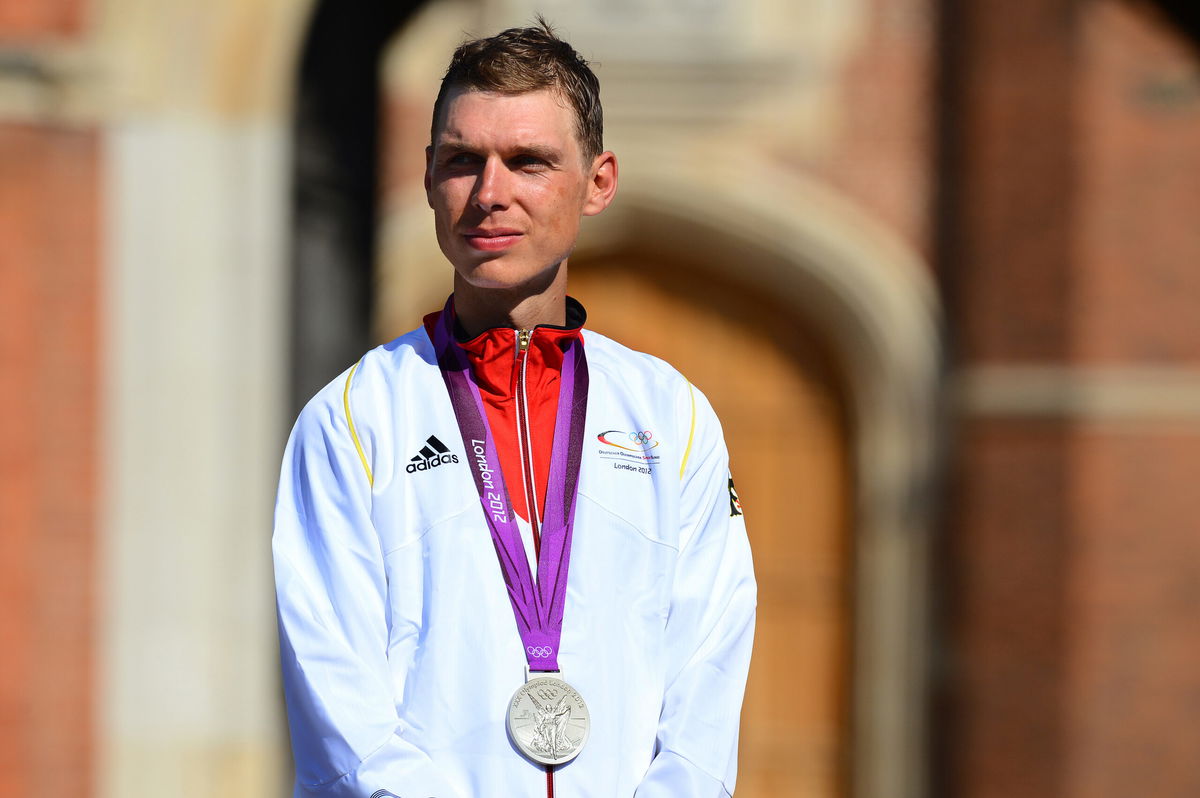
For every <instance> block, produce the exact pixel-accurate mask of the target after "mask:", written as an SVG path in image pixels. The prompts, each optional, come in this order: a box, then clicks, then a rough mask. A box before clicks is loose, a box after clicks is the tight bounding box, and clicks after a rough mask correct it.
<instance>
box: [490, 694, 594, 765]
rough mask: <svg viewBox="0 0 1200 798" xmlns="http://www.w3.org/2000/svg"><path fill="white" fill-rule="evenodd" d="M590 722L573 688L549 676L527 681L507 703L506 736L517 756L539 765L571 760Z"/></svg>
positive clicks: (589, 727)
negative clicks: (521, 754) (512, 744)
mask: <svg viewBox="0 0 1200 798" xmlns="http://www.w3.org/2000/svg"><path fill="white" fill-rule="evenodd" d="M591 728H592V719H591V716H590V715H589V714H588V709H587V704H585V703H584V702H583V697H582V696H580V695H579V693H578V692H577V691H576V690H575V688H574V687H572V686H571V685H569V684H567V683H566V682H564V681H563V680H562V679H559V678H557V677H553V676H538V677H535V678H533V679H530V680H529V681H528V682H526V683H525V684H523V685H521V687H520V688H519V689H518V690H517V692H515V693H513V697H512V700H511V701H509V702H508V734H509V736H510V737H511V738H512V741H513V743H514V744H515V745H516V746H517V748H518V749H520V751H521V753H523V754H524V755H525V756H527V757H529V758H530V759H532V760H533V761H534V762H540V763H541V764H543V765H562V764H565V763H567V762H570V761H571V760H572V759H574V758H575V757H576V756H577V755H578V754H579V751H580V750H581V749H582V748H583V744H584V743H586V742H587V738H588V733H589V732H590V731H591Z"/></svg>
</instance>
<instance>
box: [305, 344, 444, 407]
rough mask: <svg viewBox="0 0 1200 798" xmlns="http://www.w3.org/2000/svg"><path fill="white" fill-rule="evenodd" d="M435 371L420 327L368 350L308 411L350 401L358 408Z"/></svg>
mask: <svg viewBox="0 0 1200 798" xmlns="http://www.w3.org/2000/svg"><path fill="white" fill-rule="evenodd" d="M436 368H437V360H436V357H435V355H434V352H433V344H432V343H431V342H430V340H429V336H428V335H427V334H426V332H425V329H424V328H423V327H417V328H416V329H413V330H410V331H408V332H406V333H405V334H404V335H401V336H399V337H398V338H393V339H392V340H391V341H388V342H387V343H385V344H380V345H379V346H377V347H375V348H374V349H371V350H368V351H367V352H366V353H365V354H363V355H362V357H360V358H359V359H358V360H356V361H355V362H354V363H352V364H350V365H349V366H348V367H347V368H346V369H345V370H344V371H342V373H341V374H339V375H338V376H336V377H334V378H333V379H332V380H330V381H329V382H328V383H327V384H326V385H325V387H324V388H322V389H321V390H320V391H318V392H317V393H316V394H315V395H314V396H313V398H312V399H311V400H309V402H308V406H306V408H305V410H306V411H309V412H312V410H315V409H317V408H322V407H334V408H344V407H345V406H346V404H347V403H348V402H350V401H351V399H353V401H354V402H355V403H356V404H357V403H360V402H363V401H364V400H365V399H366V398H367V397H369V396H373V395H378V394H387V393H391V392H393V391H396V390H398V389H400V388H402V387H403V386H405V385H412V384H414V381H415V379H416V377H417V375H418V374H419V373H423V375H424V376H426V377H427V376H428V374H430V373H433V372H432V371H431V369H432V370H436Z"/></svg>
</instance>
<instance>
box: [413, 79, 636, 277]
mask: <svg viewBox="0 0 1200 798" xmlns="http://www.w3.org/2000/svg"><path fill="white" fill-rule="evenodd" d="M615 181H616V162H615V160H613V156H612V154H611V153H604V154H603V155H600V156H598V157H597V158H596V159H594V160H593V161H591V162H589V163H585V162H584V158H583V154H582V152H581V150H580V145H579V142H578V140H577V139H576V136H575V118H574V114H573V113H572V111H571V110H570V108H569V107H568V106H567V105H566V104H565V103H564V102H563V101H561V100H560V99H559V96H558V94H557V93H555V92H554V91H552V90H549V89H547V90H542V91H535V92H529V93H527V94H516V95H506V94H496V93H493V92H483V91H472V90H465V89H453V90H452V91H451V92H450V93H449V95H448V96H447V97H446V100H445V104H444V106H443V108H442V119H441V122H440V124H439V125H438V126H437V128H436V133H435V138H434V141H433V145H432V146H431V147H430V148H429V149H428V150H427V151H426V169H425V191H426V195H427V197H428V199H429V207H431V208H433V212H434V224H435V226H436V228H437V238H438V244H439V245H440V246H441V248H442V252H443V253H444V254H445V255H446V258H447V259H448V260H449V261H450V262H451V263H452V264H454V268H455V270H456V271H457V272H458V274H459V276H460V277H461V278H462V279H464V280H466V282H467V283H469V284H470V285H472V286H474V287H476V288H489V289H512V288H519V287H520V286H523V285H526V284H528V283H531V282H532V281H535V280H536V279H537V278H538V277H545V276H548V275H550V274H552V273H553V272H554V270H555V267H556V266H557V265H558V264H559V263H560V262H562V261H563V260H565V259H566V257H567V256H568V255H570V254H571V250H572V249H573V248H574V246H575V239H576V238H577V237H578V235H579V220H580V217H581V216H585V215H592V214H596V213H599V212H600V211H601V210H603V209H604V208H605V207H606V206H607V205H608V202H609V201H610V200H611V198H612V194H613V190H614V189H615ZM609 183H611V186H610V185H609Z"/></svg>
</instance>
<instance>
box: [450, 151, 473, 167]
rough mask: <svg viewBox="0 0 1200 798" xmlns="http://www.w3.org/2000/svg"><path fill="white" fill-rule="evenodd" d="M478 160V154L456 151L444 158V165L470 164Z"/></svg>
mask: <svg viewBox="0 0 1200 798" xmlns="http://www.w3.org/2000/svg"><path fill="white" fill-rule="evenodd" d="M478 162H479V156H477V155H475V154H474V153H470V152H457V153H455V154H454V155H451V156H450V157H449V158H447V159H446V166H471V165H473V164H476V163H478Z"/></svg>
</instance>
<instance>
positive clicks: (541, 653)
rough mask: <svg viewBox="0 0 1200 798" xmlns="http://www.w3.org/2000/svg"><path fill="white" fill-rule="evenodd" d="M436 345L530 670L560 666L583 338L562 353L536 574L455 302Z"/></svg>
mask: <svg viewBox="0 0 1200 798" xmlns="http://www.w3.org/2000/svg"><path fill="white" fill-rule="evenodd" d="M433 344H434V349H435V350H436V351H437V358H438V367H439V368H440V369H441V372H442V379H443V380H444V381H445V383H446V390H447V391H448V392H449V394H450V403H451V405H452V406H453V407H454V416H455V418H456V419H457V420H458V429H459V431H460V432H461V433H462V439H463V445H464V446H465V447H466V451H467V464H468V466H469V467H470V469H471V476H472V478H473V479H474V480H475V488H476V489H477V490H478V492H479V503H480V505H481V506H482V507H483V516H484V518H485V519H486V521H487V525H488V529H489V530H490V531H491V534H492V543H493V545H495V547H496V557H497V559H498V560H499V562H500V571H501V573H502V574H503V576H504V584H505V585H506V586H507V588H508V599H509V602H510V603H511V604H512V608H513V616H514V617H515V618H516V621H517V630H518V632H520V635H521V642H522V643H523V644H524V646H525V658H526V661H527V662H528V663H529V669H530V670H534V671H557V670H558V669H559V668H558V646H559V641H560V640H561V638H562V624H563V609H564V606H565V605H566V597H567V572H568V569H569V566H570V562H571V537H572V532H573V529H574V526H575V498H576V494H577V493H578V489H579V468H580V464H581V463H582V460H583V434H584V416H585V413H586V411H587V392H588V370H587V359H586V358H585V357H584V353H583V342H582V341H581V340H580V339H578V338H576V339H574V340H572V341H571V343H570V345H569V347H568V348H567V350H566V352H565V353H564V356H563V365H562V378H561V380H560V383H559V391H558V409H557V412H556V414H555V422H554V441H553V443H552V444H551V450H550V475H549V480H548V482H547V487H546V501H545V511H544V513H543V515H542V526H541V547H540V552H539V554H538V561H537V579H536V580H535V579H534V578H533V575H532V574H530V572H529V560H528V558H527V557H526V555H525V544H524V542H523V541H522V540H521V530H520V528H519V527H518V526H517V520H516V514H515V513H514V511H513V508H512V502H511V501H510V500H509V494H508V489H507V488H506V487H505V484H504V474H502V473H501V468H500V458H499V457H498V456H497V453H496V439H495V438H494V437H493V436H492V431H491V427H490V425H489V424H488V420H487V411H486V409H485V408H484V404H483V396H482V395H481V394H480V392H479V386H478V384H477V383H476V382H475V376H474V374H473V373H472V372H471V364H470V362H469V361H468V360H467V354H466V352H465V351H463V349H462V347H460V346H458V345H457V344H456V343H455V342H454V314H453V312H451V305H450V303H449V302H448V303H447V304H446V309H445V310H443V311H442V317H441V319H440V320H439V321H438V324H437V326H436V327H435V329H434V341H433ZM530 512H531V513H532V512H533V508H530Z"/></svg>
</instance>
